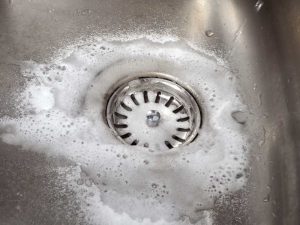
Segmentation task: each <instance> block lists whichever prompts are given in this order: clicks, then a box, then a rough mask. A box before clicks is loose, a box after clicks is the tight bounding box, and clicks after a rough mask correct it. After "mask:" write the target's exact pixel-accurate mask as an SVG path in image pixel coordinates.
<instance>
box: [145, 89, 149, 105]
mask: <svg viewBox="0 0 300 225" xmlns="http://www.w3.org/2000/svg"><path fill="white" fill-rule="evenodd" d="M144 102H145V103H148V102H149V98H148V91H144Z"/></svg>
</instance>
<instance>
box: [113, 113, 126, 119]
mask: <svg viewBox="0 0 300 225" xmlns="http://www.w3.org/2000/svg"><path fill="white" fill-rule="evenodd" d="M114 114H115V116H116V117H118V118H120V119H127V118H128V117H127V116H125V115H123V114H121V113H118V112H115V113H114Z"/></svg>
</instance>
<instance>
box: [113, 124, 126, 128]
mask: <svg viewBox="0 0 300 225" xmlns="http://www.w3.org/2000/svg"><path fill="white" fill-rule="evenodd" d="M114 126H115V127H116V128H127V127H128V125H127V124H114Z"/></svg>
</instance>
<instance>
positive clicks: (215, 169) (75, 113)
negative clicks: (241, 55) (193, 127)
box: [0, 37, 247, 225]
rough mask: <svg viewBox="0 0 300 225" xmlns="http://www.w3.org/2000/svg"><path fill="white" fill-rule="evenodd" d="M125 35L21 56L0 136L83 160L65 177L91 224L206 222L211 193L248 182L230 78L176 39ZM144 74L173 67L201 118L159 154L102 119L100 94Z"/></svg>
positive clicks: (208, 58) (181, 224)
mask: <svg viewBox="0 0 300 225" xmlns="http://www.w3.org/2000/svg"><path fill="white" fill-rule="evenodd" d="M125 40H126V38H121V39H119V40H114V41H111V42H107V41H103V40H101V39H98V40H97V39H95V38H93V39H92V40H85V42H84V43H82V42H81V43H80V44H78V45H76V47H75V46H73V49H72V47H69V48H68V49H67V50H66V51H64V53H63V54H62V53H61V52H60V53H59V55H60V56H59V57H57V58H56V59H55V58H54V59H53V60H52V62H51V63H49V64H43V65H42V64H36V63H34V62H26V63H24V64H23V69H22V73H23V75H24V76H26V77H30V81H29V82H28V86H27V89H26V90H25V91H24V92H23V93H22V94H21V96H20V99H21V101H22V104H21V107H20V110H21V111H22V112H23V114H24V115H23V116H22V117H20V118H17V119H13V118H8V117H5V118H1V120H0V125H1V130H2V132H1V138H2V140H3V141H4V142H6V143H8V144H12V145H20V146H22V147H23V148H24V149H27V150H32V151H37V152H43V153H47V154H49V155H61V156H64V157H67V158H69V159H71V160H73V161H75V162H76V163H77V164H78V165H80V167H78V169H76V170H75V171H74V174H72V176H71V177H70V184H71V183H72V186H73V188H74V190H75V191H76V192H77V193H78V198H79V199H81V201H82V208H83V210H84V211H85V214H86V215H85V216H86V218H88V219H89V221H90V222H91V223H92V224H103V223H104V222H105V224H122V225H126V224H130V225H132V224H149V225H150V224H156V225H159V224H170V225H171V224H172V225H173V224H174V225H175V224H176V225H177V224H178V225H185V224H190V223H191V222H197V224H212V221H211V217H210V214H209V209H211V208H213V204H214V201H215V199H216V198H217V197H219V196H220V195H222V194H226V193H229V192H234V191H237V190H239V189H241V188H243V186H244V185H245V182H246V176H245V175H246V174H245V171H246V169H247V144H246V140H247V134H246V132H245V129H244V125H242V124H240V123H238V122H237V121H235V120H234V119H233V118H232V117H231V114H232V112H234V111H245V106H244V105H243V104H242V103H241V100H240V99H239V97H238V95H237V93H236V91H235V90H236V88H235V85H236V84H235V81H234V76H233V75H231V73H230V71H228V69H227V68H226V66H224V65H225V64H226V63H225V62H222V60H220V59H217V58H216V57H212V56H207V55H205V54H203V53H201V51H199V50H198V49H195V48H191V46H190V45H188V44H186V43H184V42H180V41H178V40H176V38H174V39H173V40H172V39H168V41H167V42H165V41H160V42H153V41H149V40H145V39H139V40H133V39H130V41H128V39H127V40H126V41H125ZM157 40H161V39H160V38H159V37H158V38H157ZM220 62H222V63H220ZM142 71H145V72H147V71H156V72H165V73H169V74H174V75H176V76H177V77H178V79H180V80H182V81H183V82H184V83H187V84H190V86H191V87H192V88H193V89H194V90H195V92H196V94H197V95H198V96H199V98H200V99H201V101H200V103H201V106H202V108H203V120H204V123H203V127H202V128H201V130H200V132H199V137H198V138H197V139H196V141H195V142H194V143H192V144H190V145H189V146H185V147H180V148H177V149H174V150H171V151H170V152H167V153H157V152H152V151H151V150H150V151H149V149H144V148H139V147H135V148H134V147H131V146H125V145H122V144H120V143H119V142H118V141H117V140H116V139H115V137H113V135H112V133H111V131H110V130H109V129H108V128H107V126H106V124H105V122H104V121H103V118H102V116H101V115H102V109H103V107H104V103H105V95H106V93H107V92H108V91H111V90H110V89H111V85H113V83H114V82H115V80H118V78H119V77H120V78H121V77H123V76H126V74H127V75H128V74H131V73H139V72H142ZM83 184H85V185H83ZM83 189H86V191H82V190H83ZM87 193H92V194H90V195H88V196H87Z"/></svg>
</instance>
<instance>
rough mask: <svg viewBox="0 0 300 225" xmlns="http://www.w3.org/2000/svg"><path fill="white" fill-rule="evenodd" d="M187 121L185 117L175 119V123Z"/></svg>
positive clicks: (187, 118)
mask: <svg viewBox="0 0 300 225" xmlns="http://www.w3.org/2000/svg"><path fill="white" fill-rule="evenodd" d="M189 119H190V117H189V116H187V117H184V118H179V119H177V122H185V121H188V120H189Z"/></svg>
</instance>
